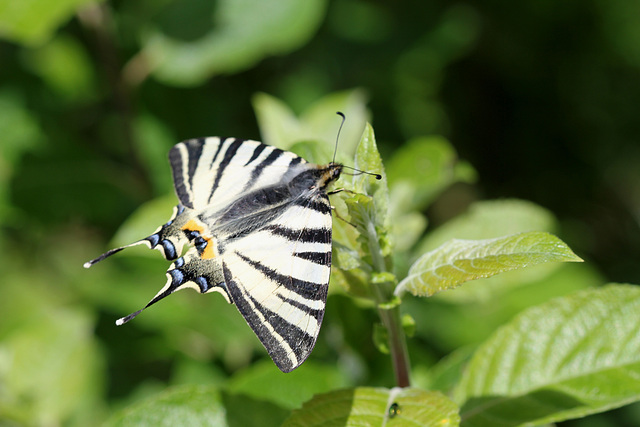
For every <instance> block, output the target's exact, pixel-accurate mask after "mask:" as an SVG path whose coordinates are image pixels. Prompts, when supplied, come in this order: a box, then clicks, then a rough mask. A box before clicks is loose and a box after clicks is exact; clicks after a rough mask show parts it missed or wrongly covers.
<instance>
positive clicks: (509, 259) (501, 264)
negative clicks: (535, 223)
mask: <svg viewBox="0 0 640 427" xmlns="http://www.w3.org/2000/svg"><path fill="white" fill-rule="evenodd" d="M554 261H555V262H568V261H574V262H575V261H582V260H581V259H580V258H578V257H577V256H576V255H575V254H574V253H573V252H572V251H571V249H569V248H568V247H567V245H565V244H564V243H563V242H562V241H561V240H560V239H558V238H557V237H555V236H553V235H551V234H548V233H542V232H535V231H533V232H529V233H520V234H514V235H511V236H507V237H502V238H496V239H486V240H458V239H455V240H451V241H449V242H447V243H444V244H443V245H442V246H440V247H439V248H437V249H435V250H433V251H431V252H427V253H426V254H424V255H423V256H421V257H420V258H419V259H418V260H417V261H416V262H415V263H414V264H413V265H412V266H411V268H410V269H409V275H408V276H407V277H406V278H405V279H403V280H402V281H401V282H400V283H399V284H398V286H397V287H396V291H395V292H396V294H397V295H401V294H402V293H404V292H407V291H408V292H411V293H412V294H414V295H419V296H431V295H433V294H435V293H437V292H441V291H443V290H446V289H453V288H455V287H456V286H459V285H460V284H462V283H464V282H467V281H469V280H475V279H482V278H486V277H491V276H494V275H496V274H499V273H504V272H506V271H512V270H517V269H520V268H526V267H531V266H534V265H538V264H542V263H547V262H554Z"/></svg>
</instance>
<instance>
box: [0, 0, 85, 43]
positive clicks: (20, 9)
mask: <svg viewBox="0 0 640 427" xmlns="http://www.w3.org/2000/svg"><path fill="white" fill-rule="evenodd" d="M90 2H92V1H91V0H62V1H55V2H50V1H47V0H25V1H21V2H19V3H16V2H11V1H3V2H1V3H0V34H2V37H4V38H9V39H11V40H15V41H17V42H20V43H24V44H27V45H37V44H40V43H42V42H44V41H46V40H47V39H48V38H49V37H51V35H52V34H53V33H54V31H55V30H56V28H57V27H58V26H59V25H61V24H63V23H64V22H66V21H67V20H69V19H70V18H71V16H72V15H73V13H74V12H75V10H76V9H77V8H78V7H79V6H82V5H86V4H87V3H90Z"/></svg>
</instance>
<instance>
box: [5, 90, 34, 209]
mask: <svg viewBox="0 0 640 427" xmlns="http://www.w3.org/2000/svg"><path fill="white" fill-rule="evenodd" d="M25 104H26V102H25V101H24V99H23V97H22V96H21V95H20V94H18V93H17V92H13V91H12V90H7V89H2V90H1V91H0V133H1V134H2V144H0V218H5V217H6V216H8V215H9V214H10V213H12V211H13V209H14V208H13V207H12V204H11V203H9V200H8V197H9V195H8V186H9V180H10V179H11V177H12V175H13V173H14V168H15V167H16V164H17V163H18V160H19V159H20V158H21V157H22V155H23V154H24V153H25V152H29V151H30V150H33V149H34V148H36V147H38V146H41V145H43V144H42V143H43V141H45V136H44V134H43V132H42V130H41V129H40V124H39V123H38V121H37V120H36V117H35V115H34V114H33V113H32V112H31V111H30V110H29V109H28V108H27V106H26V105H25ZM14 216H15V215H14Z"/></svg>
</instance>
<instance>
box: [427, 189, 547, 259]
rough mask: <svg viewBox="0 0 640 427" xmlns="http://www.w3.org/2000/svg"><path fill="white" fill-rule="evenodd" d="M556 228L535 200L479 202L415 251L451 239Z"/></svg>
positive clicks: (478, 237) (485, 236) (504, 234)
mask: <svg viewBox="0 0 640 427" xmlns="http://www.w3.org/2000/svg"><path fill="white" fill-rule="evenodd" d="M557 228H558V221H557V220H556V218H555V217H554V216H553V214H552V213H551V212H549V211H548V210H547V209H545V208H543V207H541V206H538V205H536V204H535V203H532V202H529V201H526V200H518V199H505V200H488V201H481V202H476V203H473V204H472V205H471V206H469V208H468V210H467V212H465V213H464V214H462V215H460V216H458V217H456V218H454V219H452V220H450V221H448V222H447V223H446V224H443V225H442V226H440V227H438V228H437V229H436V230H434V231H433V232H431V233H429V235H428V236H427V237H426V238H425V239H424V241H422V242H421V243H420V245H419V247H418V249H417V252H418V253H423V252H427V251H431V250H433V249H435V248H437V247H438V246H440V245H442V244H443V243H445V242H446V241H448V240H451V239H454V238H457V239H473V240H476V239H492V238H495V237H500V236H506V235H509V234H516V233H523V232H525V231H546V232H549V233H554V232H556V230H557Z"/></svg>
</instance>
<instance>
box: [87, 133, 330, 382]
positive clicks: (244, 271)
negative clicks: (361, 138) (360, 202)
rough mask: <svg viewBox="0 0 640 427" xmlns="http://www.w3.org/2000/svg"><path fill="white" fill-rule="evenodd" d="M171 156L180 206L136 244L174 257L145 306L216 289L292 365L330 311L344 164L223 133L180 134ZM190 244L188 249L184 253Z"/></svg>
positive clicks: (280, 360) (281, 362)
mask: <svg viewBox="0 0 640 427" xmlns="http://www.w3.org/2000/svg"><path fill="white" fill-rule="evenodd" d="M169 161H170V164H171V168H172V172H173V179H174V186H175V190H176V193H177V195H178V199H179V200H180V205H178V207H177V210H176V212H175V213H174V217H173V218H172V219H171V220H170V221H169V222H168V223H167V224H165V225H163V226H162V227H160V228H159V229H158V230H157V231H156V232H155V233H154V234H152V235H151V236H149V237H147V238H146V239H143V240H141V241H139V242H136V243H134V244H138V243H146V244H147V245H148V246H149V247H151V248H158V249H160V250H161V252H162V253H163V255H164V256H165V258H167V259H171V260H175V261H174V262H173V263H172V264H171V267H170V268H169V270H168V271H167V282H166V284H165V286H164V287H163V288H162V289H161V290H160V292H158V294H157V295H156V296H155V297H154V298H153V299H152V300H151V301H150V302H149V304H147V307H148V306H149V305H151V304H154V303H156V302H157V301H159V300H161V299H162V298H164V297H166V296H168V295H170V294H171V293H173V292H175V291H177V290H180V289H183V288H186V287H191V288H195V289H196V290H198V291H200V292H201V293H208V292H212V291H217V292H220V293H222V294H223V295H224V296H225V298H226V299H227V300H228V301H229V302H232V303H235V304H236V306H237V307H238V309H239V311H240V313H241V314H242V315H243V316H244V318H245V319H246V321H247V323H248V324H249V326H250V327H251V328H252V329H253V330H254V332H255V333H256V335H257V336H258V338H259V339H260V341H261V342H262V344H263V345H264V346H265V348H266V349H267V352H268V353H269V355H270V356H271V358H272V359H273V361H274V362H275V363H276V365H277V366H278V367H279V368H280V369H281V370H282V371H284V372H289V371H291V370H293V369H295V368H296V367H298V366H299V365H300V364H301V363H302V362H304V360H305V359H306V358H307V357H308V355H309V354H310V352H311V350H312V349H313V346H314V345H315V342H316V339H317V337H318V333H319V331H320V325H321V323H322V318H323V316H324V309H325V302H326V298H327V289H328V283H329V276H330V267H331V207H330V204H329V198H328V196H327V193H326V187H327V185H328V184H329V183H331V182H332V181H334V180H335V179H337V178H338V177H339V175H340V172H341V170H342V166H341V165H336V164H333V163H332V164H329V165H327V166H318V165H314V164H311V163H307V162H306V161H305V160H303V159H302V158H300V157H298V156H297V155H295V154H293V153H290V152H286V151H282V150H280V149H278V148H275V147H271V146H268V145H265V144H262V143H260V142H257V141H250V140H240V139H235V138H217V137H211V138H201V139H192V140H187V141H184V142H181V143H179V144H177V145H176V146H174V147H173V148H172V149H171V151H170V153H169ZM185 243H187V244H189V246H190V249H189V250H188V251H187V253H186V254H184V255H182V256H180V255H181V254H180V252H181V250H182V247H183V245H184V244H185ZM129 246H131V245H129ZM120 249H121V248H118V249H116V250H112V251H109V252H107V253H106V254H104V255H102V256H101V257H98V258H96V259H95V260H93V261H90V262H89V263H87V264H85V266H87V267H88V266H91V265H93V264H94V263H95V262H98V261H100V260H102V259H104V258H106V257H107V256H109V255H111V254H113V253H115V252H117V251H118V250H120ZM138 313H139V311H138V312H136V313H133V314H131V315H129V316H127V317H125V318H123V319H120V320H119V321H118V322H119V324H121V323H124V322H126V321H128V320H131V319H132V318H133V317H135V316H136V315H137V314H138Z"/></svg>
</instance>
